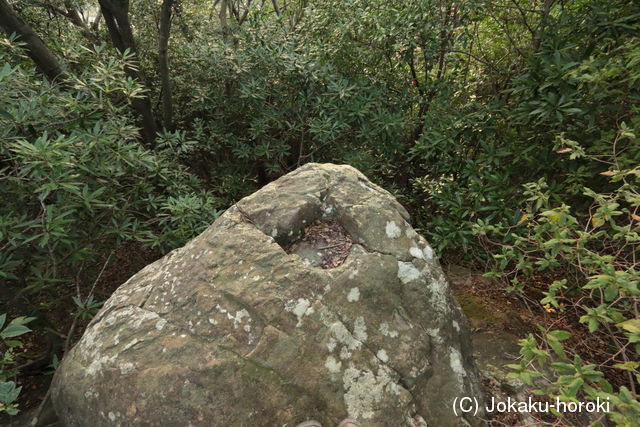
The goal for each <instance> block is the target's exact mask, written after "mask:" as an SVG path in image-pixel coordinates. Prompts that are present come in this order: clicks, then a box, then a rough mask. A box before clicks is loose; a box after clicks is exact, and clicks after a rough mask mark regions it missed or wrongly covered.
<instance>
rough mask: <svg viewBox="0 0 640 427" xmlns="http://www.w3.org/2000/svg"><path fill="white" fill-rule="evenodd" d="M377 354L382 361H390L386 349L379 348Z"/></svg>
mask: <svg viewBox="0 0 640 427" xmlns="http://www.w3.org/2000/svg"><path fill="white" fill-rule="evenodd" d="M376 356H377V357H378V359H380V361H381V362H382V363H387V362H388V361H389V356H388V355H387V352H386V351H384V349H381V350H378V352H377V353H376Z"/></svg>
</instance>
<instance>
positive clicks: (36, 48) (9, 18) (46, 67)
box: [0, 0, 63, 81]
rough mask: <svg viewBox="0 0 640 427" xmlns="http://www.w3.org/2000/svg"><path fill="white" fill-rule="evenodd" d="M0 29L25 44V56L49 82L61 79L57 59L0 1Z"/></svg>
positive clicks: (15, 14)
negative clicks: (14, 34)
mask: <svg viewBox="0 0 640 427" xmlns="http://www.w3.org/2000/svg"><path fill="white" fill-rule="evenodd" d="M0 27H2V29H3V30H4V31H5V33H7V35H11V34H12V33H16V34H17V35H18V36H19V37H20V40H21V41H22V42H24V43H25V49H26V51H27V54H28V55H29V57H30V58H31V59H33V62H35V63H36V66H37V67H38V69H39V70H40V71H41V72H42V73H43V74H44V75H45V76H47V78H48V79H49V80H51V81H55V80H56V79H58V80H60V79H61V78H62V74H63V71H62V67H61V66H60V62H59V61H58V58H56V56H55V55H54V54H53V53H52V52H51V51H50V50H49V48H48V47H47V46H46V45H45V44H44V42H43V41H42V39H41V38H40V37H39V36H38V35H37V34H36V33H35V31H33V28H31V26H30V25H29V24H27V23H26V22H24V21H23V20H22V19H21V18H20V17H19V16H18V14H17V13H16V12H15V10H14V9H13V7H11V5H10V4H9V3H8V2H7V0H0Z"/></svg>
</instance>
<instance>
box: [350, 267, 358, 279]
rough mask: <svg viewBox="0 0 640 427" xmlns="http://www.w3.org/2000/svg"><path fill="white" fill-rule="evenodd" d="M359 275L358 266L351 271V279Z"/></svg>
mask: <svg viewBox="0 0 640 427" xmlns="http://www.w3.org/2000/svg"><path fill="white" fill-rule="evenodd" d="M357 275H358V269H357V268H356V269H355V270H353V271H352V272H350V273H349V280H353V279H354V278H355V277H356V276H357Z"/></svg>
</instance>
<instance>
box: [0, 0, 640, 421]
mask: <svg viewBox="0 0 640 427" xmlns="http://www.w3.org/2000/svg"><path fill="white" fill-rule="evenodd" d="M101 3H102V4H108V3H113V4H115V3H118V2H117V1H116V0H104V1H102V2H101ZM123 3H124V2H123ZM127 3H128V2H127ZM131 3H132V4H131V5H130V8H131V9H130V11H129V12H130V13H129V15H128V16H129V17H130V19H131V21H132V22H133V23H134V25H133V26H132V29H133V30H134V33H135V34H134V35H135V37H134V40H129V41H127V43H129V46H127V47H129V48H130V49H129V50H127V52H126V53H122V52H120V53H119V52H118V51H116V50H115V49H112V48H110V47H107V46H110V45H112V44H114V43H115V44H118V43H124V42H123V40H122V37H121V39H118V37H114V29H113V28H110V29H109V30H110V31H107V29H106V28H105V27H104V25H95V23H94V22H93V20H94V19H95V18H96V16H97V15H96V10H95V9H94V8H92V7H91V4H90V3H88V2H84V1H81V0H78V1H75V0H74V1H72V2H69V1H63V0H54V1H51V2H48V3H47V4H46V5H43V4H42V3H41V2H35V1H32V0H19V1H13V2H12V4H13V5H14V6H15V8H16V9H17V10H18V11H19V12H20V14H21V16H22V17H23V18H24V19H25V20H26V21H27V22H29V23H30V24H31V25H32V26H33V27H34V29H35V30H36V32H38V34H40V35H41V36H42V38H43V39H44V41H45V42H46V43H47V44H48V45H49V46H50V48H51V50H52V52H54V54H55V55H58V56H59V57H60V58H61V59H62V63H63V68H64V71H65V77H64V79H60V80H59V81H56V82H55V83H50V82H48V81H47V80H45V79H43V78H42V76H41V75H40V74H39V72H38V71H37V70H36V68H34V66H33V64H32V62H31V61H30V60H29V59H27V57H26V56H24V55H23V54H22V53H21V52H22V51H21V50H20V49H18V48H17V42H15V41H11V40H3V41H2V45H1V46H0V64H1V67H0V140H1V142H2V144H1V145H0V173H1V174H2V175H1V176H0V191H1V192H2V199H3V203H2V205H0V278H2V279H4V280H5V281H6V283H9V284H10V285H11V286H12V289H15V290H17V292H18V295H19V296H22V297H24V296H25V295H29V293H33V292H40V293H42V292H44V294H45V295H49V297H52V296H53V295H56V293H57V291H58V290H60V289H64V287H69V286H71V287H73V286H74V285H75V286H76V287H77V288H78V290H79V291H78V292H75V293H76V294H78V295H76V297H75V300H74V301H75V303H74V304H75V307H74V310H76V316H77V317H82V318H86V317H90V316H91V313H93V312H94V311H95V309H96V308H97V307H99V305H100V301H95V300H94V295H93V286H92V285H91V284H92V283H95V278H96V275H97V274H99V271H100V270H101V268H103V267H104V265H105V262H107V263H108V260H109V259H110V255H111V254H113V253H114V251H116V250H118V248H120V247H121V245H122V244H123V243H124V242H130V241H137V242H141V243H143V244H145V245H149V246H155V247H158V248H160V251H161V252H162V251H166V250H168V249H170V248H172V247H176V246H179V245H180V244H182V243H183V242H185V241H186V240H188V239H189V238H191V237H193V236H194V235H195V234H197V233H198V232H199V231H200V230H202V229H203V227H205V226H206V225H207V224H209V223H210V222H211V220H212V219H213V218H215V217H216V216H217V214H218V213H219V210H220V209H223V208H225V207H227V206H229V205H230V204H232V203H233V202H235V201H236V200H238V199H239V198H241V197H243V196H245V195H247V194H248V193H250V192H252V191H254V190H255V189H256V188H258V187H259V186H261V185H263V184H265V183H266V182H268V181H270V180H272V179H274V178H277V177H278V176H280V175H282V174H284V173H286V172H288V171H290V170H293V169H295V168H296V167H298V166H299V165H301V164H303V163H305V162H309V161H322V162H325V161H332V162H338V163H349V164H352V165H354V166H356V167H358V168H360V169H361V170H362V171H363V172H364V173H366V174H367V175H369V176H371V177H372V178H373V179H374V180H376V181H378V182H379V183H381V184H382V185H384V186H385V187H386V188H389V189H390V190H392V191H393V192H394V193H395V194H396V195H397V196H398V197H399V198H401V201H402V202H403V203H404V204H405V205H406V206H407V207H408V208H409V209H410V211H411V213H412V215H413V217H414V221H416V222H417V225H418V226H419V227H421V228H422V229H423V230H424V231H425V232H426V233H428V234H429V235H430V237H431V240H432V242H433V243H434V244H435V245H436V246H437V247H438V249H439V251H440V252H441V253H443V254H447V255H449V256H453V257H456V258H461V257H465V258H466V260H467V261H475V262H478V261H479V262H488V263H489V264H490V265H491V269H492V271H493V275H494V276H497V277H502V278H506V279H507V282H508V287H509V289H511V290H513V291H514V292H525V293H526V292H527V287H528V286H529V283H530V282H531V280H532V277H535V276H536V275H538V274H540V273H541V272H549V271H551V272H553V274H554V275H555V277H559V279H558V280H557V281H555V282H553V283H549V284H548V285H547V288H546V289H545V290H544V299H543V300H542V301H541V303H540V307H539V308H540V309H544V308H543V307H546V309H553V310H558V311H561V310H566V311H571V312H572V313H574V314H575V315H576V316H577V319H578V320H579V322H582V323H583V324H584V328H585V330H586V331H588V332H589V333H590V334H591V335H590V336H591V337H592V339H595V340H597V341H598V342H599V343H601V344H602V347H603V348H606V349H607V350H606V351H605V354H603V355H601V356H602V360H600V361H598V363H600V364H601V366H593V365H594V363H596V362H595V361H588V363H586V362H583V360H582V359H581V358H580V357H574V356H576V355H574V354H572V352H573V347H571V346H569V345H568V344H567V343H568V342H570V341H571V339H570V337H569V335H568V332H565V331H547V330H545V331H544V332H542V333H541V334H540V336H539V337H538V338H537V339H536V337H534V336H530V337H528V338H526V339H524V340H523V342H522V344H523V346H522V356H523V357H522V359H521V363H520V364H518V365H514V366H513V368H514V375H517V376H519V377H520V378H522V379H524V380H525V381H528V382H531V381H534V380H536V381H537V382H536V384H537V385H538V386H540V388H541V390H540V393H543V394H548V395H550V396H556V395H560V396H562V398H564V399H569V400H570V399H576V398H578V397H591V398H593V397H596V396H608V397H609V398H610V399H611V401H612V402H613V403H614V405H615V407H616V411H615V413H613V414H611V416H610V419H611V420H612V421H614V422H616V423H619V424H625V423H627V424H629V423H632V422H633V420H634V417H636V418H637V417H638V413H639V412H638V402H637V387H638V370H639V368H640V367H639V366H638V364H637V360H638V348H637V347H638V345H639V340H640V336H639V335H638V334H639V333H640V325H639V324H638V311H637V310H638V309H637V307H638V297H639V295H638V288H637V284H638V271H637V270H638V269H637V261H636V259H637V256H638V254H637V244H638V241H639V237H638V232H639V228H638V227H639V224H640V216H639V215H640V210H639V206H638V203H639V200H640V195H639V194H638V190H637V189H638V175H639V174H640V170H639V169H638V165H639V164H640V144H638V140H637V137H636V135H637V134H638V127H639V126H640V118H639V115H638V106H639V102H640V94H639V92H638V83H639V80H640V72H639V71H638V70H640V67H639V65H640V38H638V34H639V32H640V31H639V30H640V7H639V6H638V5H637V2H634V1H631V0H615V1H610V0H575V1H555V0H545V1H542V2H524V1H520V0H516V1H508V2H503V1H496V2H476V1H471V2H452V1H448V0H446V1H440V0H438V1H435V0H404V1H386V0H385V1H383V0H367V1H364V0H322V1H313V2H310V1H306V0H305V1H300V2H289V3H288V4H287V5H286V6H285V5H284V3H283V4H280V3H281V2H278V1H274V2H262V3H255V4H254V3H251V2H236V1H232V0H220V1H217V2H213V6H212V2H205V1H201V0H194V1H189V2H186V1H167V0H163V1H162V2H161V3H162V8H161V9H160V8H159V4H158V2H151V1H147V0H140V1H137V2H131ZM165 6H168V7H165ZM74 11H76V12H78V11H85V12H87V13H86V16H91V19H86V16H85V15H82V16H79V15H77V14H75V13H74ZM167 11H169V12H170V20H169V22H171V23H172V25H173V27H172V30H171V33H170V41H169V44H168V52H169V56H170V62H169V63H170V67H169V70H170V75H169V76H166V75H165V76H163V75H162V69H161V67H160V66H159V63H160V62H161V51H162V49H161V48H160V47H159V44H160V42H161V40H162V37H161V35H160V27H161V25H160V22H161V18H160V14H163V13H164V14H165V15H164V16H165V17H166V13H167ZM98 16H99V15H98ZM83 19H84V20H83ZM100 22H101V21H100V20H98V21H97V23H98V24H100ZM142 29H145V30H142ZM156 29H158V31H156ZM116 30H117V29H116ZM116 32H117V31H116ZM122 34H125V35H126V32H125V33H121V34H120V36H122ZM167 36H169V34H167ZM95 45H97V46H98V47H93V46H95ZM134 48H135V49H134ZM123 50H124V49H123ZM134 52H135V54H134ZM163 78H164V79H165V80H164V81H163ZM167 78H168V81H170V83H171V84H170V85H169V86H167V85H166V81H167ZM169 89H171V91H170V92H171V99H170V100H169V101H170V102H171V103H172V106H173V117H172V120H170V121H168V120H167V119H166V117H164V116H165V110H164V105H165V103H166V101H167V100H166V98H165V95H166V93H167V92H168V90H169ZM144 97H149V100H150V104H151V111H150V114H153V115H155V118H156V119H155V122H154V124H155V125H156V127H157V128H158V129H160V131H159V133H158V135H157V137H156V138H155V140H154V141H148V140H146V138H145V140H144V141H143V140H142V138H141V136H140V133H139V131H138V126H139V124H140V123H141V121H139V119H140V117H138V114H139V110H138V109H137V108H130V104H131V103H132V101H135V100H136V99H137V100H140V99H143V98H144ZM134 107H135V105H134ZM161 116H162V119H160V117H161ZM105 260H106V261H105ZM2 279H0V280H2ZM68 299H70V298H68ZM22 300H23V302H25V299H24V298H22ZM25 304H26V307H27V308H28V309H30V310H34V311H37V310H35V309H34V308H33V304H32V303H31V302H30V301H28V302H26V303H25ZM21 314H29V315H31V314H34V313H31V312H30V313H21ZM620 372H622V375H620ZM541 376H543V377H545V378H544V379H545V380H546V382H540V378H541ZM620 378H623V379H622V380H620ZM614 379H616V380H615V381H614ZM7 387H8V386H7ZM11 393H13V394H15V389H14V390H13V391H11Z"/></svg>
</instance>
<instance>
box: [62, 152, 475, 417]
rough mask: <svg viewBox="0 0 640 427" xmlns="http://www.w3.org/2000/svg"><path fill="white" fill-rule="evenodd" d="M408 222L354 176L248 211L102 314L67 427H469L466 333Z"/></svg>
mask: <svg viewBox="0 0 640 427" xmlns="http://www.w3.org/2000/svg"><path fill="white" fill-rule="evenodd" d="M408 220H409V215H408V213H407V212H406V210H405V209H404V208H403V207H402V206H401V205H400V204H399V203H398V202H397V201H396V200H395V198H394V197H393V196H391V194H389V193H388V192H387V191H385V190H383V189H382V188H380V187H378V186H376V185H375V184H373V183H371V182H370V181H369V180H367V178H366V177H365V176H364V175H362V174H361V173H360V172H359V171H357V170H356V169H354V168H352V167H350V166H338V165H332V164H307V165H306V166H303V167H301V168H299V169H297V170H296V171H294V172H292V173H289V174H288V175H286V176H284V177H282V178H280V179H278V180H277V181H275V182H273V183H271V184H269V185H267V186H265V187H264V188H263V189H261V190H260V191H258V192H256V193H254V194H253V195H251V196H249V197H246V198H244V199H242V200H241V201H240V202H238V203H237V204H236V205H234V206H232V207H231V208H230V209H229V210H227V211H226V212H225V213H224V214H223V215H222V216H221V217H220V218H218V219H217V220H216V221H215V222H214V223H213V225H211V226H210V227H209V228H208V229H207V230H205V231H204V232H203V233H202V234H201V235H200V236H198V237H196V238H195V239H193V240H191V241H190V242H189V243H188V244H187V245H185V246H184V247H182V248H180V249H177V250H174V251H173V252H171V253H169V254H168V255H166V256H165V257H164V258H162V259H160V260H158V261H157V262H155V263H153V264H151V265H149V266H147V267H145V268H144V269H143V270H141V271H140V272H139V273H137V274H136V275H134V276H133V277H132V278H131V279H129V280H128V281H127V282H126V283H125V284H123V285H122V286H120V288H119V289H118V290H117V291H116V292H115V293H114V294H113V295H112V296H111V298H109V300H108V301H107V302H106V304H105V305H104V307H103V308H102V310H101V311H100V312H99V313H98V314H97V315H96V317H95V318H94V319H93V320H92V322H91V324H90V325H89V327H88V328H87V330H86V332H85V334H84V336H83V337H82V339H81V340H80V342H78V344H77V345H76V346H75V347H74V348H73V349H72V350H71V351H70V352H69V354H67V355H66V357H65V358H64V359H63V361H62V363H61V364H60V366H59V368H58V369H57V371H56V375H55V377H54V380H53V387H52V398H53V402H54V406H55V408H56V411H57V412H58V414H59V416H60V418H61V420H62V422H63V423H64V424H65V425H87V426H99V425H130V424H145V425H184V426H186V425H194V426H195V425H207V426H211V425H226V426H242V425H244V426H262V425H264V426H267V425H288V426H293V425H295V424H296V423H298V422H301V421H304V420H308V419H317V420H319V421H321V422H322V423H323V424H324V425H325V426H335V425H336V424H337V423H338V422H339V421H340V420H341V419H342V418H344V417H347V416H349V417H352V418H356V419H357V420H359V421H360V422H362V423H363V425H365V426H398V425H413V426H424V425H426V424H428V425H430V426H434V425H435V426H447V425H467V424H471V425H478V424H479V423H480V421H479V418H474V417H472V416H470V415H469V416H467V419H463V418H458V417H456V415H455V414H454V412H453V408H452V403H453V401H454V399H455V398H456V397H462V396H471V397H476V398H478V399H480V400H481V394H482V393H481V389H480V386H479V382H478V376H477V372H476V369H475V367H474V363H473V360H472V356H471V354H472V351H471V348H470V339H469V331H468V326H467V322H466V320H465V319H464V316H463V314H462V313H461V311H460V309H459V307H458V305H457V303H456V302H455V300H454V298H453V296H452V294H451V291H450V289H449V285H448V284H447V281H446V279H445V276H444V275H443V272H442V270H441V268H440V266H439V264H438V261H437V259H436V257H435V255H434V252H433V250H432V248H431V247H430V246H429V245H428V244H427V242H426V241H425V239H424V238H423V237H422V236H420V235H419V234H417V233H416V232H415V231H414V230H413V228H412V227H411V225H410V224H409V222H408ZM314 239H315V240H314ZM318 242H320V243H318ZM314 245H315V246H314ZM306 254H310V256H307V255H306ZM314 254H315V259H314V256H311V255H314Z"/></svg>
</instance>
